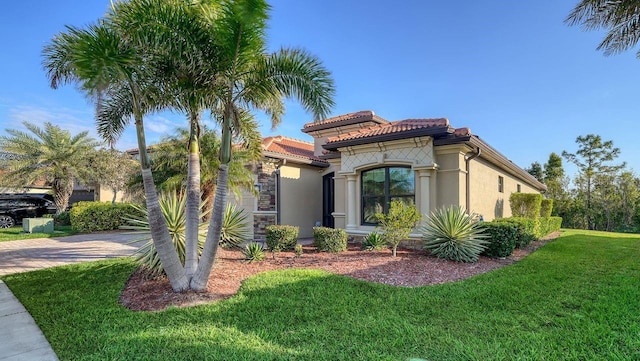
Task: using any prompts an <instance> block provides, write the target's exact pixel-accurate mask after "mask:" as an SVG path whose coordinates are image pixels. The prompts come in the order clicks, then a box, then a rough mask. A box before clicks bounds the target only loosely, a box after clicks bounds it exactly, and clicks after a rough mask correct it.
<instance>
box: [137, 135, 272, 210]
mask: <svg viewBox="0 0 640 361" xmlns="http://www.w3.org/2000/svg"><path fill="white" fill-rule="evenodd" d="M246 129H247V131H256V128H249V127H247V128H246ZM176 133H177V134H176V135H173V136H170V137H167V138H164V139H163V140H162V141H161V142H160V143H159V144H158V145H156V146H154V147H153V151H152V153H151V165H152V166H151V169H152V171H153V177H154V182H155V183H156V187H157V188H158V189H161V190H162V191H165V192H166V191H183V190H184V189H185V186H186V184H187V162H185V159H186V158H187V156H188V149H187V147H186V146H185V144H186V143H187V141H188V139H189V130H187V129H178V130H177V131H176ZM255 141H256V140H253V141H252V142H255ZM199 143H200V145H201V146H200V153H201V157H200V160H201V163H202V166H201V182H202V187H201V189H202V193H201V199H202V201H203V202H204V201H207V202H205V203H204V211H205V214H207V219H208V218H210V215H209V212H210V210H211V202H210V201H211V199H212V197H213V195H214V193H215V190H216V181H217V177H218V174H217V172H218V165H219V163H220V162H219V160H218V154H219V153H220V137H219V136H218V134H217V132H215V131H214V130H210V129H207V128H206V127H204V128H203V129H202V131H201V133H200V141H199ZM247 146H248V145H247ZM255 146H257V147H260V144H255V145H251V146H248V147H255ZM260 158H261V152H256V151H251V150H248V149H247V147H245V146H238V148H237V149H236V151H235V152H234V153H233V157H232V160H231V162H230V163H229V179H230V182H229V188H230V190H231V191H232V192H233V193H234V194H236V196H240V193H241V191H242V190H245V191H248V192H253V191H254V182H255V180H254V173H253V171H252V170H251V168H250V165H251V164H252V163H253V162H255V161H258V160H260ZM138 182H139V181H138ZM139 186H141V183H137V184H136V185H135V187H139Z"/></svg>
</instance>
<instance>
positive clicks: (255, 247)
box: [242, 242, 264, 262]
mask: <svg viewBox="0 0 640 361" xmlns="http://www.w3.org/2000/svg"><path fill="white" fill-rule="evenodd" d="M242 255H243V256H244V259H245V260H247V261H249V262H260V261H264V248H263V247H262V245H261V244H260V243H256V242H251V243H249V244H248V245H247V246H246V247H245V248H244V250H243V251H242Z"/></svg>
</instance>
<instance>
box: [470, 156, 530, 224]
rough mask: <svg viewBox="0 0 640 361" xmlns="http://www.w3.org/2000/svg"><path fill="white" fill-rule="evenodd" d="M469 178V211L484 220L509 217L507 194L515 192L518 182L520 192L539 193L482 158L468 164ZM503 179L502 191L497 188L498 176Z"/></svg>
mask: <svg viewBox="0 0 640 361" xmlns="http://www.w3.org/2000/svg"><path fill="white" fill-rule="evenodd" d="M469 169H470V173H471V175H470V179H471V207H470V208H471V211H473V212H475V213H477V214H480V215H482V216H483V218H484V219H485V220H486V221H490V220H493V219H495V218H502V217H510V216H511V208H510V206H509V196H510V195H511V193H515V192H517V187H518V184H519V185H520V190H521V192H522V193H540V192H539V191H537V190H536V189H534V188H533V187H531V186H530V185H528V184H526V183H525V182H523V180H522V179H518V178H516V177H514V176H511V175H510V174H508V173H506V172H504V171H503V170H501V169H499V168H498V167H496V166H495V165H493V164H491V163H489V162H488V161H486V160H484V159H482V158H476V159H474V160H472V161H471V163H470V165H469ZM500 176H501V177H503V179H504V188H503V189H504V191H503V192H499V190H498V177H500Z"/></svg>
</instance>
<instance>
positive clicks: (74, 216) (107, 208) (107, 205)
mask: <svg viewBox="0 0 640 361" xmlns="http://www.w3.org/2000/svg"><path fill="white" fill-rule="evenodd" d="M131 214H139V211H138V210H137V209H136V208H135V207H134V205H133V204H131V203H115V204H112V203H111V202H78V203H76V204H74V205H73V207H72V208H71V211H69V219H70V222H71V227H73V229H75V230H76V231H78V232H95V231H108V230H112V229H118V228H120V227H121V226H123V225H125V224H126V221H125V217H126V216H128V215H131Z"/></svg>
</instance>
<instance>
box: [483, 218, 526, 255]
mask: <svg viewBox="0 0 640 361" xmlns="http://www.w3.org/2000/svg"><path fill="white" fill-rule="evenodd" d="M482 228H484V230H483V232H484V234H486V235H487V236H488V238H487V239H486V240H487V242H488V243H487V244H486V247H487V248H485V250H484V251H483V252H482V255H484V256H487V257H493V258H499V257H508V256H510V255H511V254H512V253H513V250H514V249H515V248H516V242H517V240H518V225H517V224H515V223H507V222H502V223H487V222H485V223H483V224H482Z"/></svg>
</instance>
